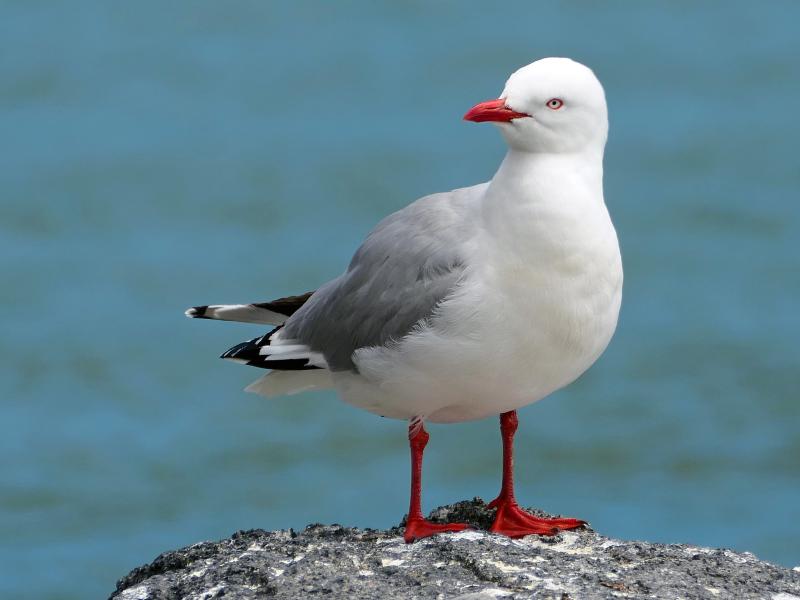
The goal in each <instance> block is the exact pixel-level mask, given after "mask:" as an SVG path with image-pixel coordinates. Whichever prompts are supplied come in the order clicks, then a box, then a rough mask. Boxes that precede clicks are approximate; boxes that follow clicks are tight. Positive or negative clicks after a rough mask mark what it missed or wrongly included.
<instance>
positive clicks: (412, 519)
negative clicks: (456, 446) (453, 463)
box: [403, 421, 467, 544]
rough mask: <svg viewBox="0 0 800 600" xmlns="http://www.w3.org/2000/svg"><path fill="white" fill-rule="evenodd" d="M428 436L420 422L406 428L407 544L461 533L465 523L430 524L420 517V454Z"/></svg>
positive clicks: (405, 536)
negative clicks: (408, 450) (408, 473)
mask: <svg viewBox="0 0 800 600" xmlns="http://www.w3.org/2000/svg"><path fill="white" fill-rule="evenodd" d="M428 439H430V436H429V435H428V432H427V431H425V426H424V425H423V424H422V421H411V423H410V424H409V426H408V441H409V444H410V446H411V503H410V505H409V507H408V519H407V520H406V531H405V534H404V535H403V539H405V541H406V543H407V544H410V543H411V542H414V541H416V540H421V539H422V538H426V537H428V536H431V535H435V534H437V533H442V532H445V531H461V530H463V529H466V528H467V524H466V523H445V524H440V523H431V522H430V521H428V520H427V519H426V518H425V517H423V516H422V505H421V502H420V495H421V493H422V453H423V452H424V451H425V446H426V445H427V444H428Z"/></svg>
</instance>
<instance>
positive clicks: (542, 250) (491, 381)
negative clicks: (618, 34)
mask: <svg viewBox="0 0 800 600" xmlns="http://www.w3.org/2000/svg"><path fill="white" fill-rule="evenodd" d="M464 119H465V120H467V121H473V122H476V123H482V122H489V123H493V124H495V125H496V126H497V127H498V128H499V130H500V133H501V134H502V136H503V138H504V139H505V142H506V143H507V145H508V152H507V154H506V155H505V158H504V159H503V161H502V163H501V165H500V167H499V169H498V170H497V173H496V174H495V175H494V177H493V178H492V179H491V181H489V182H486V183H481V184H478V185H474V186H471V187H465V188H460V189H455V190H452V191H450V192H445V193H438V194H433V195H430V196H425V197H423V198H420V199H419V200H417V201H415V202H413V203H412V204H410V205H409V206H407V207H405V208H403V209H401V210H399V211H397V212H395V213H393V214H391V215H389V216H388V217H386V218H385V219H383V220H382V221H381V222H380V223H379V224H378V225H377V226H376V227H375V229H373V230H372V232H371V233H370V234H369V235H368V236H367V238H366V240H365V241H364V242H363V244H362V245H361V246H360V247H359V248H358V250H357V251H356V253H355V255H354V256H353V258H352V260H351V261H350V264H349V266H348V267H347V270H346V271H345V272H344V273H343V274H342V275H340V276H339V277H337V278H335V279H333V280H332V281H329V282H328V283H326V284H324V285H322V286H321V287H320V288H319V289H317V290H316V291H313V292H308V293H305V294H302V295H298V296H290V297H287V298H280V299H278V300H273V301H271V302H259V303H253V304H228V305H210V306H197V307H194V308H190V309H189V310H187V311H186V315H187V316H189V317H193V318H203V319H221V320H228V321H240V322H247V323H261V324H266V325H271V326H273V327H274V328H273V329H271V331H269V332H268V333H266V334H264V335H262V336H260V337H257V338H255V339H252V340H249V341H247V342H243V343H241V344H237V345H236V346H234V347H232V348H230V349H229V350H227V351H226V352H225V353H223V354H222V358H225V359H228V360H232V361H236V362H239V363H243V364H246V365H250V366H254V367H260V368H262V369H268V370H269V372H268V373H267V374H265V375H264V376H263V377H261V378H260V379H258V380H257V381H255V382H254V383H252V384H251V385H249V386H248V387H247V388H246V390H247V391H250V392H255V393H258V394H261V395H264V396H268V397H273V396H280V395H286V394H292V393H297V392H302V391H306V390H312V389H325V388H331V387H332V388H335V389H336V390H337V392H338V394H339V395H340V397H341V398H342V400H344V401H345V402H346V403H348V404H351V405H353V406H356V407H359V408H362V409H364V410H367V411H369V412H372V413H375V414H377V415H381V416H384V417H390V418H395V419H403V420H406V421H408V439H409V445H410V449H411V499H410V505H409V511H408V516H407V518H406V527H405V534H404V538H405V541H406V542H409V543H410V542H413V541H415V540H419V539H422V538H425V537H428V536H431V535H434V534H437V533H441V532H454V531H461V530H463V529H465V528H467V525H466V524H464V523H433V522H431V521H428V520H427V519H425V517H424V516H423V513H422V508H421V499H420V496H421V488H422V460H423V452H424V450H425V447H426V445H427V443H428V439H429V435H428V433H427V431H426V430H425V423H426V422H431V423H458V422H462V421H468V420H474V419H483V418H486V417H490V416H497V415H499V418H500V432H501V439H502V444H503V474H502V483H501V488H500V493H499V495H498V496H497V498H496V499H495V500H493V501H492V502H491V503H490V504H489V506H490V507H492V508H495V509H496V515H495V518H494V522H493V524H492V526H491V531H492V532H495V533H499V534H505V535H507V536H510V537H513V538H518V537H523V536H526V535H531V534H536V535H552V534H554V533H556V532H558V531H559V530H568V529H574V528H577V527H581V526H583V525H585V524H586V522H585V521H582V520H580V519H572V518H541V517H537V516H534V515H533V514H531V513H529V512H527V511H525V510H523V509H522V508H521V507H520V506H519V504H518V503H517V500H516V497H515V495H514V478H513V464H514V461H513V443H514V435H515V433H516V430H517V425H518V420H517V412H516V411H517V409H519V408H521V407H523V406H526V405H528V404H531V403H533V402H536V401H538V400H541V399H542V398H544V397H546V396H548V395H549V394H551V393H552V392H554V391H556V390H558V389H560V388H563V387H564V386H566V385H568V384H569V383H571V382H573V381H574V380H575V379H577V378H578V377H579V376H580V375H581V374H582V373H583V372H584V371H586V370H587V369H588V368H589V367H590V366H591V365H592V364H593V363H594V362H595V361H596V360H597V358H598V357H599V356H600V355H601V354H602V352H603V351H604V350H605V348H606V346H607V345H608V343H609V342H610V340H611V337H612V335H613V333H614V330H615V329H616V326H617V318H618V315H619V309H620V303H621V297H622V261H621V257H620V251H619V244H618V241H617V234H616V231H615V229H614V226H613V224H612V222H611V219H610V217H609V213H608V210H607V208H606V205H605V202H604V198H603V152H604V148H605V144H606V139H607V137H608V114H607V108H606V100H605V94H604V91H603V87H602V86H601V84H600V82H599V81H598V79H597V77H596V76H595V75H594V73H593V72H592V71H591V69H589V68H588V67H586V66H584V65H582V64H580V63H578V62H575V61H573V60H571V59H568V58H544V59H541V60H537V61H535V62H533V63H531V64H529V65H527V66H524V67H522V68H520V69H519V70H517V71H515V72H514V73H513V74H512V75H511V76H510V78H509V79H508V81H507V82H506V85H505V88H504V89H503V92H502V94H501V95H500V97H499V98H497V99H495V100H489V101H486V102H481V103H479V104H477V105H475V106H474V107H473V108H471V109H470V110H469V111H468V112H467V113H466V114H465V115H464Z"/></svg>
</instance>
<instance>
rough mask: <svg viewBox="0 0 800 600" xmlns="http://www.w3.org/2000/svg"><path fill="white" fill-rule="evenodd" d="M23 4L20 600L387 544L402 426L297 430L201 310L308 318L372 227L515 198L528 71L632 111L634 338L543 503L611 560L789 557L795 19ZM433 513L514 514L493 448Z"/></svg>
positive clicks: (331, 423)
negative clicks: (488, 105)
mask: <svg viewBox="0 0 800 600" xmlns="http://www.w3.org/2000/svg"><path fill="white" fill-rule="evenodd" d="M718 8H719V10H714V9H712V8H711V6H710V5H709V6H706V7H702V8H699V7H696V6H695V5H693V4H689V3H673V4H670V5H666V4H655V3H647V4H637V5H633V4H631V3H618V4H614V5H607V6H600V5H598V4H595V3H588V2H574V3H564V4H562V3H558V4H557V3H549V4H545V3H536V4H535V5H534V4H533V3H515V2H505V3H503V5H502V7H501V6H500V5H497V6H492V5H487V4H486V3H471V4H468V3H455V2H438V3H435V4H433V3H430V4H423V3H404V4H403V6H402V7H401V6H399V5H398V6H392V5H389V4H388V3H385V4H382V5H378V4H373V3H371V4H367V3H361V4H357V3H349V2H348V3H337V4H336V5H333V4H332V5H329V6H323V5H322V3H319V4H311V3H302V2H295V3H291V4H288V3H286V4H285V5H282V6H278V5H277V4H270V5H267V4H266V3H263V4H261V3H248V2H226V3H210V2H207V3H155V2H138V3H127V4H111V3H102V2H87V3H82V4H80V5H76V4H74V3H66V2H33V1H32V2H7V3H4V5H3V7H2V8H1V9H0V14H1V15H2V18H0V44H2V47H1V48H0V50H1V52H0V104H1V106H2V111H0V131H2V139H3V143H2V145H1V146H0V153H1V157H2V160H0V184H2V188H1V189H2V194H3V201H2V203H0V268H1V269H2V275H3V285H2V286H0V319H2V323H1V324H2V331H3V335H2V336H0V393H1V394H2V401H3V407H2V420H1V421H0V433H1V434H2V435H0V461H2V462H1V463H0V464H2V479H0V482H1V486H0V565H2V566H0V596H2V597H9V598H88V597H102V596H104V595H106V594H108V593H109V592H110V591H111V590H112V589H113V585H114V581H115V579H116V578H117V577H118V576H121V575H123V574H124V573H125V572H127V571H128V570H129V569H131V568H132V567H134V566H136V565H138V564H140V563H142V562H146V561H149V560H151V559H152V558H153V557H154V556H155V555H156V554H158V553H159V552H161V551H162V550H166V549H169V548H175V547H178V546H182V545H185V544H189V543H192V542H195V541H198V540H203V539H209V538H216V537H222V536H226V535H228V534H230V533H231V532H233V531H234V530H236V529H240V528H253V527H264V528H279V527H289V526H292V527H301V526H303V525H304V524H306V523H308V522H310V521H326V522H331V521H334V522H340V523H344V524H349V525H360V526H373V527H384V526H388V525H392V524H394V523H396V522H397V521H398V520H399V518H400V517H401V516H402V514H403V512H404V510H405V508H406V493H407V471H408V466H407V450H406V445H405V425H404V424H403V423H401V422H397V421H387V420H382V419H378V418H375V417H373V416H371V415H369V414H366V413H361V412H358V411H357V410H355V409H352V408H349V407H347V406H345V405H343V404H341V403H339V402H338V401H336V399H335V398H334V396H333V395H332V394H329V393H319V394H310V395H307V396H300V397H293V398H290V399H285V400H279V401H273V402H269V401H265V400H263V399H260V398H258V397H255V396H251V395H246V394H244V393H243V392H241V389H242V388H243V387H244V386H245V385H246V384H247V383H248V382H249V381H250V380H252V379H253V378H255V377H256V376H257V375H258V373H256V372H254V370H252V369H246V368H243V367H240V366H239V365H232V364H227V363H222V362H221V361H218V360H217V358H216V356H217V355H218V353H219V352H220V351H221V350H224V349H225V348H227V347H228V345H230V344H232V343H234V342H237V341H239V340H241V339H244V338H247V337H252V336H254V335H256V334H257V333H258V332H259V329H258V328H254V327H251V326H246V325H234V324H229V325H224V324H219V323H210V322H197V321H195V322H191V321H188V320H186V319H184V317H183V316H182V311H183V309H184V308H185V307H186V306H190V305H192V304H198V303H203V302H225V301H234V302H235V301H250V300H265V299H269V298H273V297H278V296H281V295H285V294H291V293H296V292H303V291H306V290H309V289H313V288H314V287H315V286H317V285H319V284H320V283H321V282H323V281H325V280H327V279H329V278H331V277H333V276H335V275H336V274H338V272H339V271H340V270H341V269H342V268H343V266H344V265H345V263H346V261H347V260H348V259H349V256H350V254H351V253H352V252H353V250H354V249H355V248H356V246H357V245H358V243H359V240H360V239H361V238H362V237H363V236H364V235H365V233H366V232H367V231H368V230H369V229H370V227H371V226H372V225H373V224H374V223H375V222H376V221H377V220H378V219H379V218H381V217H382V216H383V215H385V214H387V213H389V212H390V211H392V210H395V209H397V208H400V207H401V206H403V205H405V204H406V203H408V202H409V201H411V200H413V199H414V198H416V197H418V196H420V195H423V194H425V193H429V192H432V191H439V190H446V189H450V188H453V187H458V186H462V185H467V184H472V183H476V182H479V181H481V180H485V179H487V178H489V177H490V176H491V174H492V173H493V172H494V169H495V168H496V166H497V164H498V162H499V161H500V159H501V157H502V152H503V145H502V142H501V141H500V139H499V136H498V135H497V133H496V132H495V131H493V130H492V128H491V127H478V126H474V125H471V124H466V123H463V122H462V121H461V120H460V117H461V115H462V114H463V112H464V111H465V110H466V108H468V107H469V106H471V105H472V104H473V103H474V102H476V101H479V100H484V99H486V98H489V97H493V96H494V95H496V94H497V93H498V92H499V90H500V89H501V88H502V84H503V82H504V80H505V77H506V75H507V74H508V73H509V72H510V71H511V70H513V69H515V68H516V67H518V66H520V65H522V64H525V63H527V62H530V61H531V60H533V59H535V58H538V57H542V56H547V55H569V56H573V57H575V58H577V59H579V60H582V61H584V62H586V63H588V64H589V65H591V66H592V67H593V68H594V69H595V70H596V72H597V73H598V75H599V76H600V78H601V80H602V81H603V82H604V84H605V86H606V90H607V94H608V99H609V104H610V110H611V138H610V141H609V146H608V151H607V160H606V198H607V202H608V204H609V207H610V210H611V212H612V216H613V217H614V219H615V222H616V224H617V228H618V231H619V235H620V240H621V244H622V248H623V256H624V261H625V267H626V289H625V299H624V305H623V311H622V316H621V322H620V328H619V330H618V333H617V335H616V337H615V339H614V341H613V342H612V345H611V347H610V348H609V350H608V351H607V352H606V354H605V356H604V357H603V358H602V359H601V360H600V362H599V363H598V364H597V365H596V366H595V367H594V368H593V369H592V370H591V371H590V372H589V373H588V374H587V375H586V376H584V377H583V378H582V379H581V380H580V381H579V382H578V383H576V384H575V385H573V386H572V387H570V388H569V389H567V390H564V391H562V392H560V393H558V394H556V395H555V396H554V397H553V398H551V399H548V400H545V401H543V402H542V403H540V404H538V405H537V406H535V407H531V408H529V409H525V410H523V411H522V413H521V422H522V424H521V434H520V436H519V440H518V447H519V451H518V453H519V458H518V463H519V467H518V469H519V475H518V477H519V495H520V497H521V498H522V500H523V501H524V502H527V503H531V504H535V505H537V506H541V507H542V508H545V509H548V510H552V511H557V512H561V513H564V514H569V515H574V516H579V517H582V518H585V519H588V520H590V521H591V522H592V524H593V525H594V526H595V528H596V529H598V530H599V531H601V532H602V533H604V534H607V535H612V536H622V537H628V538H642V539H649V540H659V541H671V542H692V543H697V544H708V545H713V546H730V547H734V548H736V549H739V550H750V551H753V552H755V553H756V554H758V555H759V556H760V557H762V558H765V559H768V560H771V561H774V562H778V563H782V564H785V565H790V566H791V565H796V564H798V563H800V542H798V539H800V436H798V423H799V422H800V420H799V419H798V417H800V408H798V389H800V374H799V373H800V369H799V367H800V358H798V355H799V351H798V342H797V340H798V338H799V337H800V316H798V297H799V296H800V252H798V246H799V245H798V237H799V236H798V229H799V228H800V204H799V203H798V193H797V191H798V187H799V184H800V164H799V163H800V161H798V151H797V140H798V139H800V120H798V118H797V107H798V106H800V73H799V69H798V63H797V56H798V52H799V51H800V42H798V37H797V35H796V30H795V26H794V23H797V22H798V19H800V5H798V4H796V3H792V2H788V1H787V2H775V3H771V4H770V10H764V9H763V7H762V6H757V5H756V4H752V3H746V2H730V3H727V4H725V6H724V7H718ZM430 430H431V434H432V441H431V445H430V446H429V453H428V454H429V456H428V457H427V458H426V460H427V464H426V486H425V496H424V503H425V505H426V507H428V508H431V507H433V506H435V505H437V504H440V503H445V502H449V501H453V500H457V499H461V498H466V497H471V496H473V495H480V496H482V497H484V498H488V497H491V496H492V495H493V493H495V492H496V490H497V487H498V484H499V481H498V480H499V454H500V444H499V437H498V432H497V427H496V423H495V422H494V420H487V421H482V422H477V423H467V424H463V425H458V426H432V427H431V428H430Z"/></svg>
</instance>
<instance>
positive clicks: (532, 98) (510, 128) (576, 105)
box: [464, 58, 608, 154]
mask: <svg viewBox="0 0 800 600" xmlns="http://www.w3.org/2000/svg"><path fill="white" fill-rule="evenodd" d="M464 118H465V119H466V120H468V121H476V122H483V121H492V122H494V123H497V125H498V126H499V127H500V131H501V132H502V134H503V137H504V138H505V139H506V142H508V145H509V146H510V147H511V148H513V149H515V150H519V151H522V152H543V153H568V152H584V151H598V152H600V153H601V154H602V151H603V148H604V146H605V143H606V138H607V137H608V111H607V108H606V98H605V94H604V93H603V86H601V85H600V82H599V81H598V80H597V77H595V75H594V73H593V72H592V70H591V69H589V68H588V67H586V66H584V65H582V64H580V63H578V62H575V61H574V60H571V59H569V58H543V59H541V60H537V61H536V62H533V63H531V64H529V65H527V66H525V67H522V68H521V69H519V70H517V71H515V72H514V73H513V74H512V75H511V77H509V78H508V81H507V82H506V86H505V88H504V89H503V93H502V94H501V95H500V98H498V99H497V100H489V101H487V102H482V103H480V104H478V105H476V106H475V107H473V108H472V109H471V110H470V111H469V112H468V113H467V114H466V115H464Z"/></svg>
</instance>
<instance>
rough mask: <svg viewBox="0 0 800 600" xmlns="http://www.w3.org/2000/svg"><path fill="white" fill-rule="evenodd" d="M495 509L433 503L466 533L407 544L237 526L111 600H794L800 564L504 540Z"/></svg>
mask: <svg viewBox="0 0 800 600" xmlns="http://www.w3.org/2000/svg"><path fill="white" fill-rule="evenodd" d="M492 512H493V511H490V510H488V509H486V506H485V504H484V503H483V502H482V501H481V500H479V499H477V498H476V499H475V500H473V501H471V502H460V503H457V504H454V505H451V506H444V507H441V508H438V509H436V510H435V511H433V513H431V518H432V519H433V520H435V521H443V520H452V521H456V520H457V521H467V522H469V523H471V524H472V525H473V526H474V527H475V530H470V531H465V532H460V533H449V534H444V535H440V536H437V537H433V538H428V539H425V540H422V541H419V542H417V543H415V544H411V545H407V544H405V543H403V540H402V538H401V537H400V534H401V533H402V529H401V528H400V527H396V528H393V529H390V530H388V531H374V530H369V529H367V530H360V529H352V528H348V527H341V526H339V525H309V526H308V527H307V528H306V529H305V530H304V531H302V532H299V533H298V532H295V531H292V530H288V531H263V530H259V529H254V530H251V531H239V532H237V533H235V534H233V535H232V536H231V537H230V538H228V539H225V540H221V541H219V542H203V543H200V544H195V545H193V546H189V547H188V548H183V549H182V550H176V551H174V552H167V553H165V554H162V555H161V556H159V557H158V558H156V559H155V560H154V561H153V562H152V563H150V564H149V565H144V566H142V567H139V568H137V569H134V570H133V571H131V573H130V574H128V575H127V576H126V577H124V578H122V579H121V580H120V581H119V582H118V583H117V590H116V592H114V594H112V596H111V598H115V599H118V600H162V599H173V598H186V599H192V600H210V599H212V598H242V599H250V598H292V599H296V598H309V597H318V596H320V597H328V598H369V599H373V598H392V599H405V598H409V599H411V598H420V599H422V598H442V599H448V600H449V599H453V600H455V599H458V600H485V599H492V598H537V599H545V598H552V599H557V600H568V599H574V600H577V599H581V600H583V599H585V598H682V599H687V600H689V599H694V598H718V599H723V598H736V599H748V598H758V599H764V598H767V599H771V600H800V569H794V570H792V569H786V568H783V567H778V566H775V565H772V564H769V563H765V562H763V561H760V560H758V559H757V558H756V557H755V556H753V555H752V554H750V553H747V552H744V553H742V552H732V551H730V550H714V549H710V548H700V547H697V546H687V545H684V544H677V545H676V544H671V545H664V544H650V543H647V542H625V541H621V540H614V539H610V538H607V537H604V536H602V535H598V534H597V533H595V532H594V531H592V530H591V529H588V528H587V529H582V530H578V531H570V532H561V533H560V534H559V535H556V536H553V537H537V536H528V537H527V538H523V539H520V540H511V539H509V538H506V537H503V536H498V535H493V534H490V533H487V532H486V531H482V530H485V529H486V528H488V526H489V524H490V523H491V520H492ZM533 512H536V513H537V514H540V515H543V514H544V513H541V512H539V511H533Z"/></svg>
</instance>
